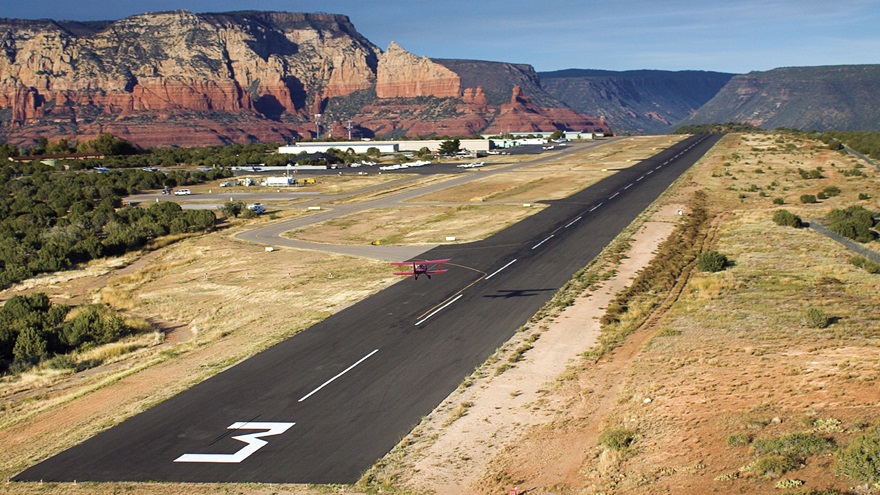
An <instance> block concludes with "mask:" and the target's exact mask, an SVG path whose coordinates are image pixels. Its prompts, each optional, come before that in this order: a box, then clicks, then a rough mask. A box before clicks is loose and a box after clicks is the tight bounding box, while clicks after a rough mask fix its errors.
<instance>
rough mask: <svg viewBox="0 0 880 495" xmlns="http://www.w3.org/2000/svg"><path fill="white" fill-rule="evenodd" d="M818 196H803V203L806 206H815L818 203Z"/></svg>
mask: <svg viewBox="0 0 880 495" xmlns="http://www.w3.org/2000/svg"><path fill="white" fill-rule="evenodd" d="M816 202H817V200H816V196H815V195H813V194H801V203H804V204H813V203H816Z"/></svg>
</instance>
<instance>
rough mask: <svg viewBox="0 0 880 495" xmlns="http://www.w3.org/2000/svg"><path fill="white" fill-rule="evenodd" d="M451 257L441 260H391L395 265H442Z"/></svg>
mask: <svg viewBox="0 0 880 495" xmlns="http://www.w3.org/2000/svg"><path fill="white" fill-rule="evenodd" d="M451 260H452V258H446V259H442V260H413V261H392V262H391V264H392V265H396V266H404V265H410V266H412V265H442V264H443V263H446V262H447V261H451Z"/></svg>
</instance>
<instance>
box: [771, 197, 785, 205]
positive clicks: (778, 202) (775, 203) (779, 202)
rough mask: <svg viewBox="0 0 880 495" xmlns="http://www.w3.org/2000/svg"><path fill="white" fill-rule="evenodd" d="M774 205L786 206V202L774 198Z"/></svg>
mask: <svg viewBox="0 0 880 495" xmlns="http://www.w3.org/2000/svg"><path fill="white" fill-rule="evenodd" d="M773 204H774V205H784V204H785V200H784V199H782V198H773Z"/></svg>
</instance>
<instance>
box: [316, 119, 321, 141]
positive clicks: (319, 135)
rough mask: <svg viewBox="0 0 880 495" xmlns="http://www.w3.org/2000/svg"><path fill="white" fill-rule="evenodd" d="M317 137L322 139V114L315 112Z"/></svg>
mask: <svg viewBox="0 0 880 495" xmlns="http://www.w3.org/2000/svg"><path fill="white" fill-rule="evenodd" d="M315 139H316V140H317V139H321V114H320V113H316V114H315Z"/></svg>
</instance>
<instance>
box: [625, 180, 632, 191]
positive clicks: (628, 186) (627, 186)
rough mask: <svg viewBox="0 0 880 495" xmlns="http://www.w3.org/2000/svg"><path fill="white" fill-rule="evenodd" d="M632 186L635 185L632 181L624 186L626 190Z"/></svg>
mask: <svg viewBox="0 0 880 495" xmlns="http://www.w3.org/2000/svg"><path fill="white" fill-rule="evenodd" d="M632 186H633V185H632V182H630V183H629V184H627V185H626V187H624V188H623V190H624V191H626V190H627V189H629V188H631V187H632Z"/></svg>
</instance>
